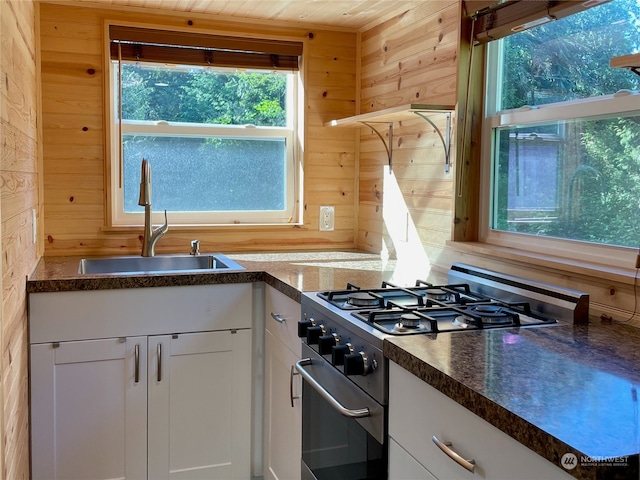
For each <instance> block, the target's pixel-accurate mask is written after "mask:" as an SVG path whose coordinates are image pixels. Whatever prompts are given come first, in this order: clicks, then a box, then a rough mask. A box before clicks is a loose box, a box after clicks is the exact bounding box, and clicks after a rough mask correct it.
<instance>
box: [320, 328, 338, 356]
mask: <svg viewBox="0 0 640 480" xmlns="http://www.w3.org/2000/svg"><path fill="white" fill-rule="evenodd" d="M339 341H340V335H338V334H337V333H330V334H329V335H322V336H321V337H320V338H319V339H318V353H319V354H320V355H328V354H330V353H331V349H332V348H333V347H334V346H335V345H337V344H338V342H339Z"/></svg>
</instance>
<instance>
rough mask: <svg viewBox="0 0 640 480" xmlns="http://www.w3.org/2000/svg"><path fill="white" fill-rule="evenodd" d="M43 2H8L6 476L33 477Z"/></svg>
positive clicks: (2, 50) (2, 188)
mask: <svg viewBox="0 0 640 480" xmlns="http://www.w3.org/2000/svg"><path fill="white" fill-rule="evenodd" d="M35 8H36V7H35V4H34V3H33V2H31V1H10V0H1V1H0V32H1V33H0V44H1V46H0V70H1V74H2V76H1V79H2V81H1V82H0V95H1V105H0V112H1V114H0V115H1V116H0V139H1V142H2V143H1V144H0V228H1V235H0V239H1V242H2V244H1V247H2V257H1V260H0V262H1V263H2V277H1V278H2V289H1V291H2V310H1V312H2V313H1V317H0V325H1V328H0V345H1V349H2V355H1V357H0V371H1V372H2V373H1V374H2V382H1V383H0V402H1V405H2V408H0V418H1V419H2V420H1V422H0V424H1V425H2V428H1V429H0V437H1V440H0V446H1V450H0V452H1V454H0V466H1V468H2V469H1V470H0V471H1V473H0V477H1V478H3V479H7V480H8V479H12V480H13V479H27V478H29V423H28V421H29V410H28V408H29V395H28V378H29V376H28V345H27V309H26V289H25V278H26V276H27V275H28V274H30V273H31V272H32V270H33V269H34V268H35V265H36V263H37V261H38V258H39V257H38V248H37V245H36V244H35V243H34V242H33V236H32V218H33V216H32V211H33V210H34V209H35V211H36V212H37V211H38V208H39V201H40V197H39V194H38V181H39V178H38V173H37V172H38V145H39V143H38V134H37V112H38V106H37V102H38V94H37V92H38V89H37V77H38V75H37V67H36V64H37V59H36V56H37V34H36V22H35Z"/></svg>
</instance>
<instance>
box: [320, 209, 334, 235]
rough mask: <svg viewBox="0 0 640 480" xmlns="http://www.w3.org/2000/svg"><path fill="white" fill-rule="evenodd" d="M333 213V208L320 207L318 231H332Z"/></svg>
mask: <svg viewBox="0 0 640 480" xmlns="http://www.w3.org/2000/svg"><path fill="white" fill-rule="evenodd" d="M334 217H335V212H334V209H333V207H320V231H324V232H327V231H331V230H333V224H334Z"/></svg>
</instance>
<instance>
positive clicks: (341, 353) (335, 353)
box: [331, 343, 353, 365]
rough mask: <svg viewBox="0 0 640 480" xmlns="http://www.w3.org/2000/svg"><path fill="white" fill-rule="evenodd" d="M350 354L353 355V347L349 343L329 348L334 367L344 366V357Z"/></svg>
mask: <svg viewBox="0 0 640 480" xmlns="http://www.w3.org/2000/svg"><path fill="white" fill-rule="evenodd" d="M351 353H353V347H352V346H351V344H350V343H345V344H344V345H336V346H334V347H331V363H333V364H334V365H344V357H345V355H349V354H351Z"/></svg>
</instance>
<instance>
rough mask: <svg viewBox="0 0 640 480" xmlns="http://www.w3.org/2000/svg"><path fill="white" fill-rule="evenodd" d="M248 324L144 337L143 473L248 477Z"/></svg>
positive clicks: (156, 477) (160, 477) (169, 476)
mask: <svg viewBox="0 0 640 480" xmlns="http://www.w3.org/2000/svg"><path fill="white" fill-rule="evenodd" d="M250 352H251V330H232V331H230V330H225V331H219V332H201V333H189V334H181V335H164V336H153V337H149V369H148V371H149V380H148V388H149V389H148V405H149V407H148V408H149V410H148V416H149V425H148V431H149V437H148V438H149V440H148V444H149V447H148V448H149V470H148V478H149V479H153V480H163V479H178V478H180V479H194V480H195V479H204V478H206V479H210V480H214V479H220V480H226V479H232V478H234V479H235V478H238V479H240V478H249V477H250V476H251V465H250V462H249V459H248V457H247V453H248V452H250V448H251V435H250V432H251V415H250V413H249V408H248V407H249V406H250V403H247V399H250V398H251V384H250V382H248V381H247V379H250V378H251V355H250Z"/></svg>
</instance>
